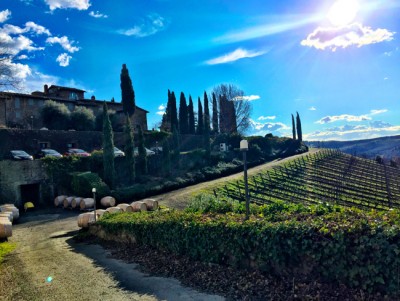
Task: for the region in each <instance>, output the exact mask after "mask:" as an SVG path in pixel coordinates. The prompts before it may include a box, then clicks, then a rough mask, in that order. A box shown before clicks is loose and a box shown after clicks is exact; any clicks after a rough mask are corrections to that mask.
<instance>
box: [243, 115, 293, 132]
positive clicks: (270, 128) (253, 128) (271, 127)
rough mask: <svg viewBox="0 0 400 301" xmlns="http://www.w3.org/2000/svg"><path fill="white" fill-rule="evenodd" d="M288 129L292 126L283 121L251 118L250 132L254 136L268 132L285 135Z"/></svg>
mask: <svg viewBox="0 0 400 301" xmlns="http://www.w3.org/2000/svg"><path fill="white" fill-rule="evenodd" d="M274 117H275V116H274ZM288 130H290V127H288V126H287V125H286V124H284V123H282V122H265V123H263V122H257V121H254V120H252V119H250V129H249V130H248V134H249V135H254V136H265V135H266V134H269V133H272V134H274V135H278V136H283V135H285V131H288Z"/></svg>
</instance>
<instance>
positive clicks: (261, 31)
mask: <svg viewBox="0 0 400 301" xmlns="http://www.w3.org/2000/svg"><path fill="white" fill-rule="evenodd" d="M320 18H321V16H294V15H290V16H286V17H285V16H280V19H283V21H281V22H275V23H268V24H263V25H259V26H253V27H248V28H244V29H242V30H238V31H234V32H230V33H227V34H225V35H222V36H220V37H217V38H215V39H214V42H217V43H223V44H228V43H236V42H241V41H246V40H250V39H255V38H261V37H265V36H270V35H273V34H277V33H282V32H285V31H289V30H293V29H296V28H299V27H302V26H304V25H307V24H310V23H313V22H315V21H317V20H320ZM265 20H268V18H266V19H265ZM293 20H295V21H293Z"/></svg>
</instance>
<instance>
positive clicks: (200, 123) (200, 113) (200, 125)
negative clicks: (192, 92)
mask: <svg viewBox="0 0 400 301" xmlns="http://www.w3.org/2000/svg"><path fill="white" fill-rule="evenodd" d="M197 103H198V112H197V134H198V135H203V133H204V117H203V107H202V105H201V100H200V97H199V99H198V102H197Z"/></svg>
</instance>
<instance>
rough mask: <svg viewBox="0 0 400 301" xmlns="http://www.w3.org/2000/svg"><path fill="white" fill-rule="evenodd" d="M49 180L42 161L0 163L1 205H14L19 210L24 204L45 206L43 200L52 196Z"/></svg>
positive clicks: (6, 161)
mask: <svg viewBox="0 0 400 301" xmlns="http://www.w3.org/2000/svg"><path fill="white" fill-rule="evenodd" d="M47 180H48V178H47V175H46V173H45V171H44V168H43V164H42V161H40V160H35V161H9V160H5V161H0V204H4V203H12V204H15V205H16V206H17V207H19V208H22V206H23V203H24V202H33V203H34V204H35V205H36V206H38V205H44V201H43V200H44V199H46V196H47V199H49V197H50V195H51V193H50V192H49V191H48V187H49V186H48V185H47ZM30 191H31V192H32V193H31V194H30V193H29V192H30ZM22 196H24V198H25V199H22Z"/></svg>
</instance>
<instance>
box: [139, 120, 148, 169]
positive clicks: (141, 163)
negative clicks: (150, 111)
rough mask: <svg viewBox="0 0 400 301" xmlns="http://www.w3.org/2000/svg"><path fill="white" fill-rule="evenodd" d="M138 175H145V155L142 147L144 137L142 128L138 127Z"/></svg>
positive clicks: (144, 149)
mask: <svg viewBox="0 0 400 301" xmlns="http://www.w3.org/2000/svg"><path fill="white" fill-rule="evenodd" d="M137 167H138V173H139V174H141V175H146V174H147V154H146V148H145V147H144V137H143V130H142V127H141V126H140V125H139V130H138V164H137Z"/></svg>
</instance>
